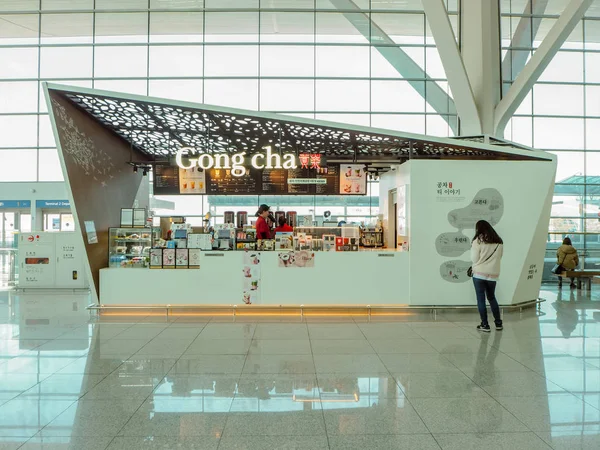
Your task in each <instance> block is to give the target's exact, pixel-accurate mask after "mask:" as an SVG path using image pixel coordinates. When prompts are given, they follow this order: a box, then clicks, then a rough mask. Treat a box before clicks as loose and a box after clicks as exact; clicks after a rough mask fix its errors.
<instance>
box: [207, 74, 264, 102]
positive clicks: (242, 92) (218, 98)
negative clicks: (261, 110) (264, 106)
mask: <svg viewBox="0 0 600 450" xmlns="http://www.w3.org/2000/svg"><path fill="white" fill-rule="evenodd" d="M204 102H205V103H208V104H210V105H220V106H229V107H232V108H244V109H253V110H257V109H258V80H257V79H253V80H231V79H229V80H228V79H224V80H205V81H204Z"/></svg>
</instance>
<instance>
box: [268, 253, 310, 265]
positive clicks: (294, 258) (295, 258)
mask: <svg viewBox="0 0 600 450" xmlns="http://www.w3.org/2000/svg"><path fill="white" fill-rule="evenodd" d="M277 261H278V266H279V267H315V254H314V252H311V251H306V250H300V251H294V252H281V253H279V255H278V258H277Z"/></svg>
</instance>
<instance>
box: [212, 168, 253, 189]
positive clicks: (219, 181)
mask: <svg viewBox="0 0 600 450" xmlns="http://www.w3.org/2000/svg"><path fill="white" fill-rule="evenodd" d="M259 175H260V173H259V171H254V170H247V171H246V174H245V175H242V176H241V177H234V176H233V175H232V174H231V170H227V169H210V170H209V171H208V173H207V180H206V184H207V189H206V191H207V193H208V194H213V195H248V194H254V195H256V194H257V193H258V191H259V188H258V187H259V185H260V182H259Z"/></svg>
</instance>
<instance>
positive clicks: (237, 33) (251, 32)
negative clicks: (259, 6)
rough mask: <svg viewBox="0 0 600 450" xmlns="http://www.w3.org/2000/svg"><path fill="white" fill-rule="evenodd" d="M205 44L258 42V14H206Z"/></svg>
mask: <svg viewBox="0 0 600 450" xmlns="http://www.w3.org/2000/svg"><path fill="white" fill-rule="evenodd" d="M204 22H205V24H204V26H205V32H204V39H205V40H206V42H258V12H207V13H205V15H204Z"/></svg>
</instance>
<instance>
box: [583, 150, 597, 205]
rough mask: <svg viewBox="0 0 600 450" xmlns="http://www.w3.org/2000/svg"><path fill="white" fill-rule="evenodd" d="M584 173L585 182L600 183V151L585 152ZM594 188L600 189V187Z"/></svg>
mask: <svg viewBox="0 0 600 450" xmlns="http://www.w3.org/2000/svg"><path fill="white" fill-rule="evenodd" d="M585 175H586V182H587V183H595V184H600V152H586V153H585ZM596 189H597V190H598V191H600V187H598V188H596ZM598 206H600V204H599V205H598Z"/></svg>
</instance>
